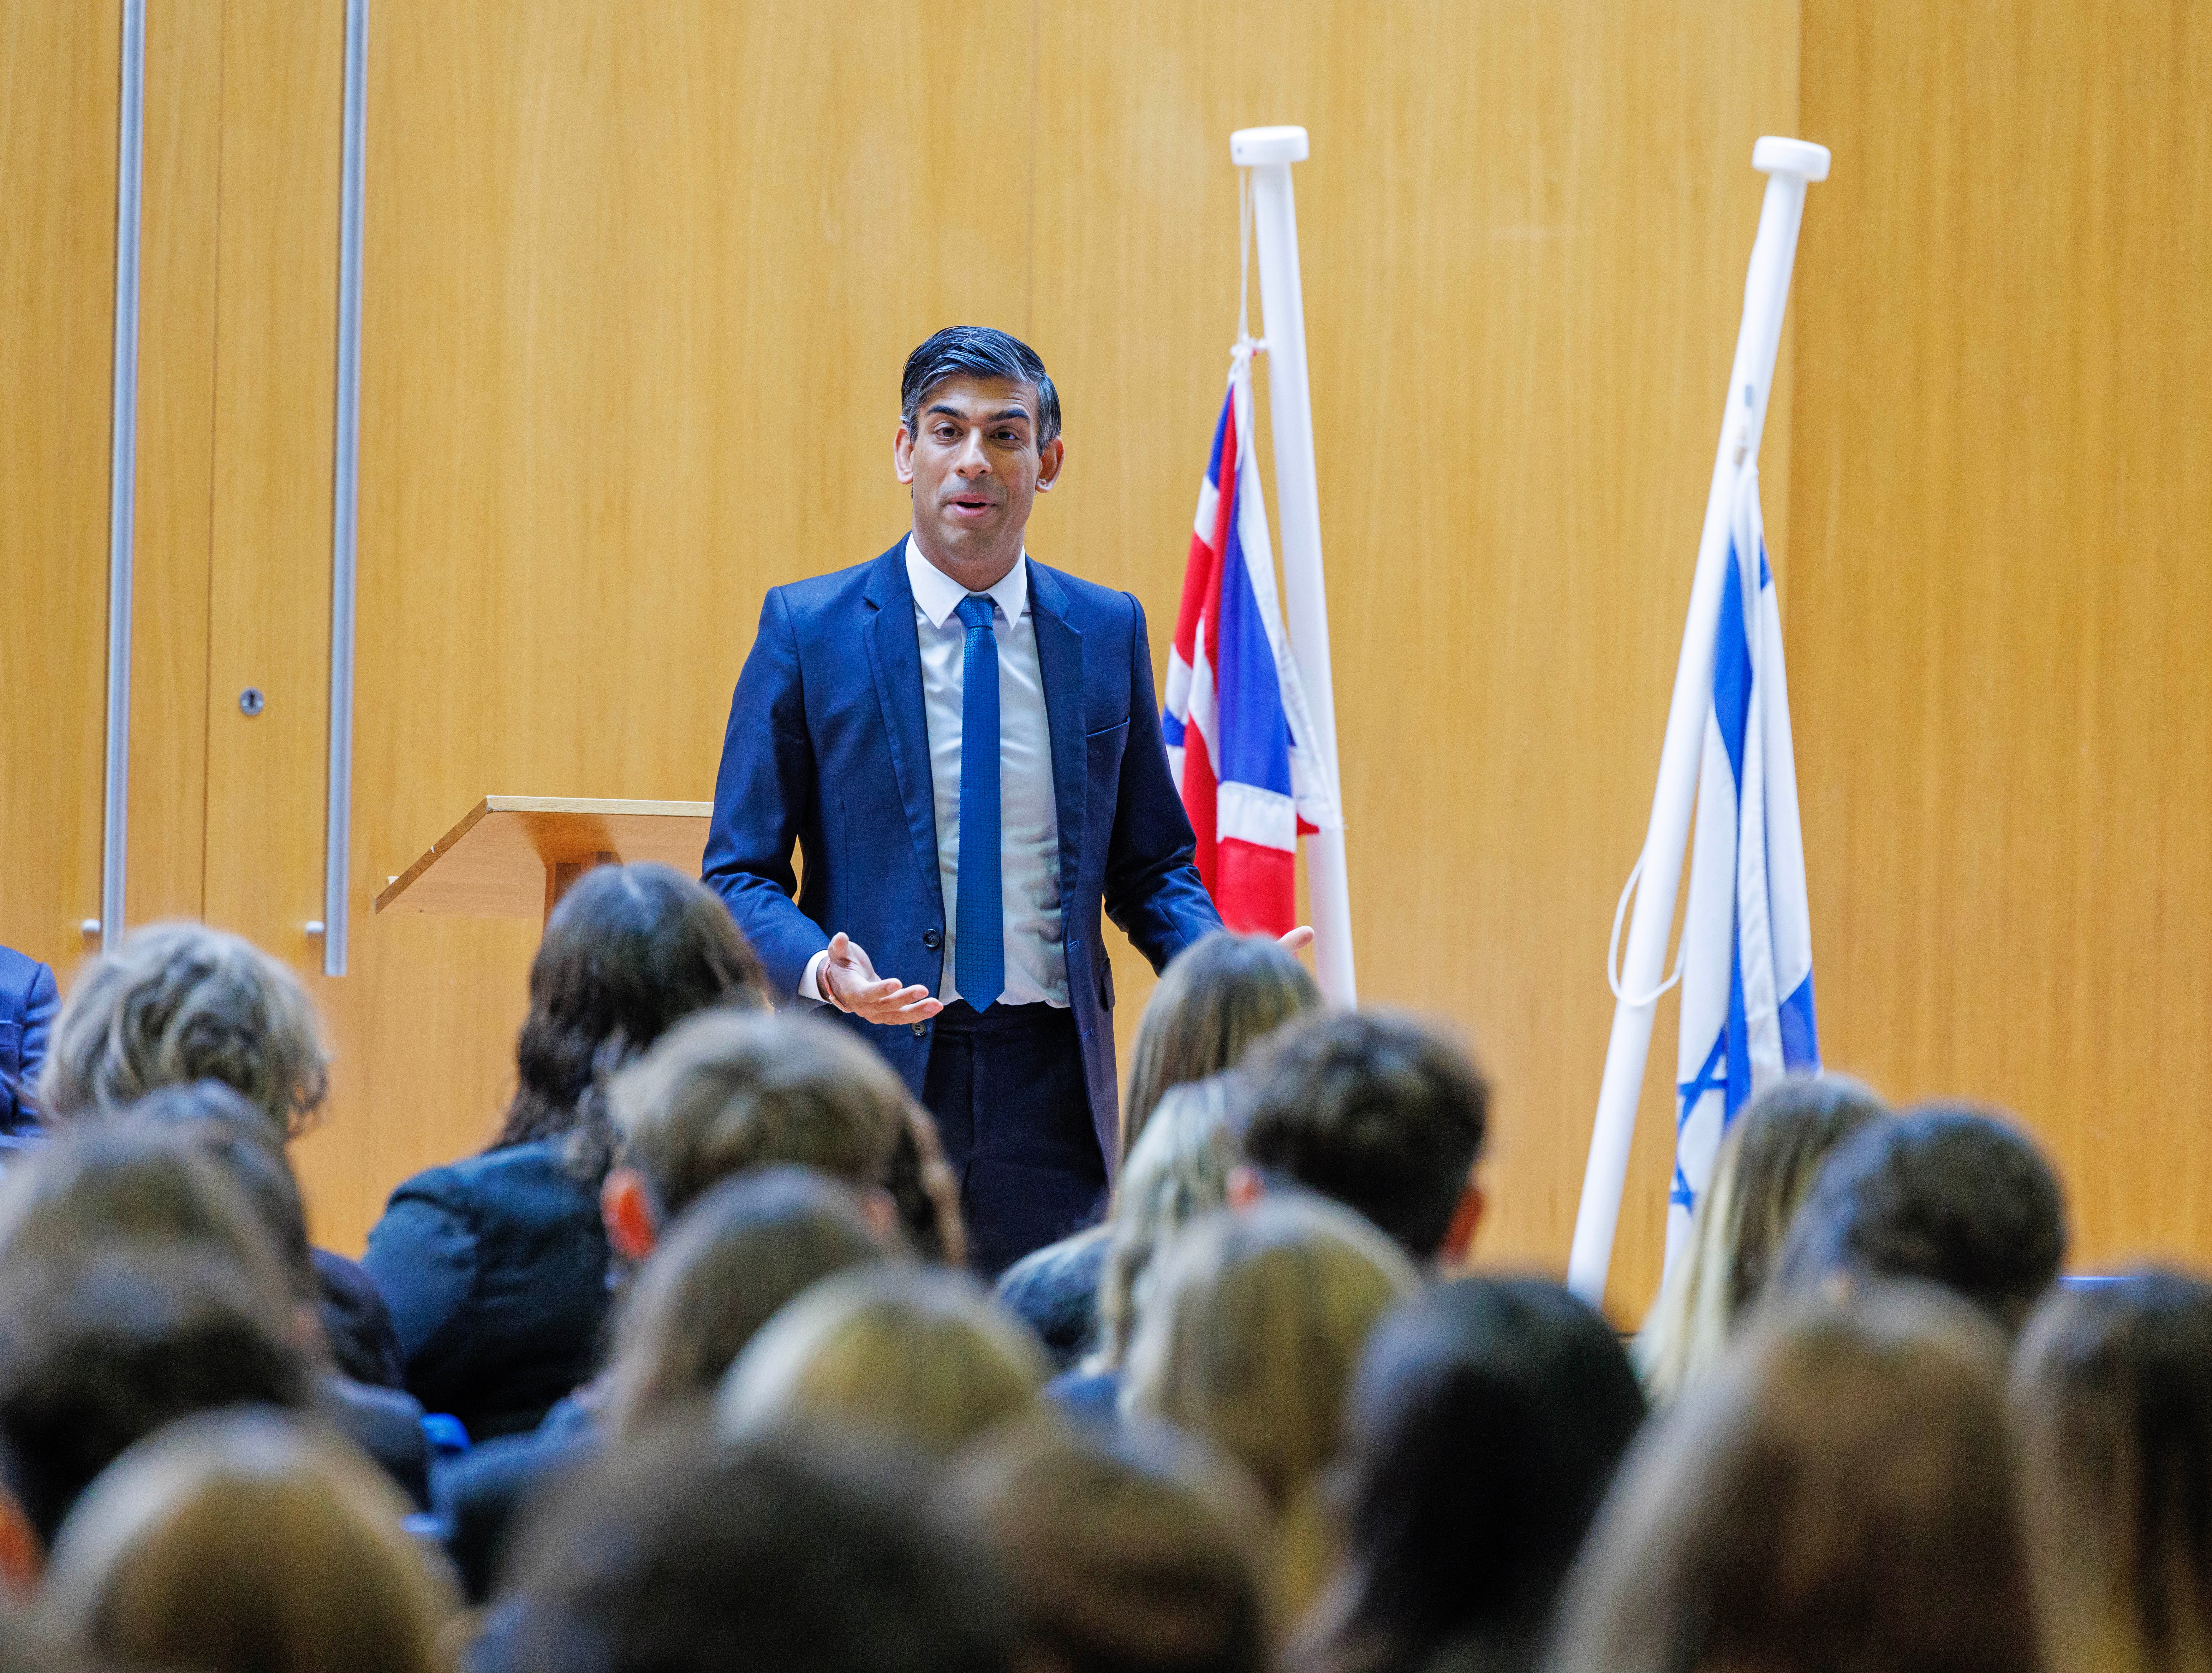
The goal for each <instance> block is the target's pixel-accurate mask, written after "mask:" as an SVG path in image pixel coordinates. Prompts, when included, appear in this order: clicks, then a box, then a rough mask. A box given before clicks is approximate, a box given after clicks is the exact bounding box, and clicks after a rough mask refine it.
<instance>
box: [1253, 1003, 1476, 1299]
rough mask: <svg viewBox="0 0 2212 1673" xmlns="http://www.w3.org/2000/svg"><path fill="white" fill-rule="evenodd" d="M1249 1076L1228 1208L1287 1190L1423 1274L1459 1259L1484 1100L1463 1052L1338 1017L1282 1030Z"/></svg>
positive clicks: (1469, 1239)
mask: <svg viewBox="0 0 2212 1673" xmlns="http://www.w3.org/2000/svg"><path fill="white" fill-rule="evenodd" d="M1249 1069H1250V1072H1251V1076H1252V1082H1253V1094H1252V1103H1251V1109H1250V1112H1249V1115H1248V1116H1247V1117H1246V1118H1245V1122H1244V1135H1243V1146H1244V1160H1245V1162H1246V1164H1247V1166H1246V1167H1243V1168H1240V1169H1239V1170H1238V1171H1237V1174H1236V1176H1235V1177H1234V1178H1232V1179H1231V1181H1230V1187H1229V1195H1230V1201H1231V1203H1238V1204H1242V1203H1247V1202H1249V1201H1251V1200H1252V1199H1253V1198H1254V1197H1257V1196H1258V1195H1260V1194H1261V1192H1262V1191H1266V1190H1267V1188H1268V1185H1270V1183H1274V1184H1278V1185H1293V1186H1297V1187H1299V1188H1302V1189H1304V1190H1306V1191H1317V1192H1319V1193H1320V1194H1321V1195H1322V1196H1323V1197H1330V1198H1332V1199H1334V1201H1336V1202H1339V1203H1343V1204H1344V1205H1345V1206H1346V1208H1349V1209H1355V1210H1356V1211H1358V1213H1360V1214H1362V1215H1365V1216H1366V1217H1367V1219H1368V1220H1369V1221H1371V1222H1372V1223H1373V1224H1375V1225H1376V1226H1379V1227H1382V1228H1383V1231H1385V1232H1386V1233H1388V1234H1389V1235H1390V1236H1391V1237H1392V1238H1393V1239H1395V1240H1396V1241H1397V1244H1398V1246H1399V1247H1401V1249H1403V1250H1404V1251H1405V1252H1407V1254H1408V1255H1409V1256H1411V1257H1412V1258H1413V1259H1414V1260H1415V1261H1416V1262H1418V1263H1420V1264H1423V1265H1427V1264H1431V1263H1437V1264H1446V1265H1449V1264H1455V1263H1456V1262H1459V1261H1462V1260H1463V1259H1464V1258H1466V1256H1467V1252H1468V1248H1469V1246H1471V1245H1472V1244H1473V1243H1474V1232H1475V1227H1476V1225H1477V1224H1478V1223H1479V1222H1480V1220H1481V1218H1482V1189H1481V1187H1480V1185H1478V1184H1477V1183H1476V1181H1475V1173H1474V1170H1475V1164H1476V1163H1477V1162H1478V1161H1480V1160H1481V1156H1482V1144H1483V1139H1484V1137H1485V1135H1486V1130H1487V1128H1488V1124H1489V1110H1490V1088H1489V1086H1488V1085H1487V1084H1486V1082H1484V1080H1483V1078H1482V1076H1481V1074H1480V1071H1479V1070H1477V1069H1476V1068H1475V1066H1474V1064H1472V1063H1470V1062H1469V1061H1468V1058H1467V1056H1466V1054H1465V1053H1464V1052H1461V1051H1460V1050H1459V1048H1458V1047H1456V1046H1453V1045H1452V1044H1450V1043H1449V1041H1447V1040H1444V1039H1443V1038H1442V1037H1441V1036H1439V1035H1438V1034H1436V1033H1435V1032H1434V1031H1433V1030H1431V1029H1430V1028H1428V1027H1425V1026H1424V1025H1423V1024H1421V1023H1419V1022H1416V1021H1413V1019H1412V1018H1410V1017H1405V1016H1395V1015H1389V1014H1388V1013H1383V1012H1343V1013H1333V1014H1327V1015H1317V1016H1310V1017H1308V1018H1306V1019H1304V1021H1298V1022H1293V1023H1291V1024H1290V1025H1289V1026H1288V1027H1285V1028H1283V1029H1281V1030H1279V1032H1277V1033H1276V1034H1273V1035H1271V1036H1270V1037H1269V1038H1268V1040H1267V1043H1266V1044H1265V1045H1264V1046H1262V1047H1261V1049H1260V1050H1259V1051H1257V1052H1255V1053H1254V1054H1253V1057H1252V1060H1251V1063H1250V1064H1249Z"/></svg>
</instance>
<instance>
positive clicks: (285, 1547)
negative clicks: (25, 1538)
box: [40, 1412, 457, 1673]
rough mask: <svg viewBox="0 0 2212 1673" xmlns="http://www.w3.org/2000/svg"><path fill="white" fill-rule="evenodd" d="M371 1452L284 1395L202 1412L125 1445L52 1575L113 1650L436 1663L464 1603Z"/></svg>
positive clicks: (143, 1655)
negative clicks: (415, 1533) (293, 1412)
mask: <svg viewBox="0 0 2212 1673" xmlns="http://www.w3.org/2000/svg"><path fill="white" fill-rule="evenodd" d="M406 1512H407V1506H406V1505H405V1503H404V1501H402V1500H400V1499H399V1497H398V1494H395V1493H394V1492H393V1491H392V1487H391V1485H390V1484H389V1483H388V1482H386V1481H385V1480H384V1479H383V1478H382V1477H381V1476H379V1475H378V1474H377V1472H376V1471H375V1470H374V1469H373V1468H372V1467H371V1466H370V1465H369V1464H368V1463H367V1462H366V1461H365V1460H363V1459H362V1458H359V1457H358V1456H356V1455H355V1454H354V1453H353V1452H351V1450H350V1449H349V1448H347V1447H346V1446H343V1445H342V1444H340V1443H339V1442H337V1441H336V1440H333V1439H331V1438H330V1437H328V1436H325V1435H324V1434H320V1433H319V1432H318V1431H314V1430H311V1429H307V1428H302V1427H301V1425H300V1423H299V1422H297V1421H295V1420H291V1419H288V1418H284V1417H282V1416H279V1415H276V1414H273V1413H244V1412H226V1413H217V1414H210V1415H205V1416H202V1417H197V1418H190V1419H186V1420H185V1421H182V1422H179V1423H177V1424H173V1425H172V1426H171V1427H170V1428H167V1429H164V1430H162V1431H161V1433H160V1434H156V1435H155V1436H153V1437H151V1438H150V1439H149V1440H144V1441H143V1442H141V1443H140V1444H139V1445H138V1446H135V1447H133V1448H132V1449H131V1451H130V1452H128V1453H126V1454H125V1455H124V1456H123V1457H122V1458H120V1459H118V1461H117V1463H116V1464H115V1466H114V1468H113V1469H112V1470H110V1471H109V1472H108V1473H107V1474H106V1475H105V1476H102V1477H101V1478H100V1482H98V1483H97V1484H96V1485H95V1486H94V1488H92V1490H91V1491H90V1492H89V1493H88V1494H86V1495H85V1497H84V1500H83V1502H82V1504H81V1505H80V1506H78V1508H77V1510H76V1512H75V1513H74V1514H73V1515H71V1517H70V1520H69V1524H68V1526H67V1527H66V1528H65V1529H64V1531H63V1535H62V1537H61V1540H60V1542H59V1543H58V1546H57V1548H56V1549H55V1552H54V1561H53V1563H52V1567H51V1568H50V1569H49V1571H48V1573H47V1574H46V1579H45V1581H44V1583H43V1585H42V1586H41V1588H40V1612H41V1614H42V1615H43V1616H44V1617H45V1618H46V1620H47V1621H49V1622H50V1623H51V1624H52V1627H53V1628H54V1629H55V1630H56V1631H57V1632H58V1634H63V1635H65V1636H67V1637H68V1638H70V1639H72V1640H75V1641H76V1643H78V1644H80V1645H82V1646H83V1647H84V1648H85V1649H86V1650H88V1652H91V1653H92V1654H94V1655H95V1656H96V1657H98V1658H100V1661H101V1662H102V1663H103V1664H106V1665H107V1666H111V1667H114V1668H118V1669H125V1668H142V1667H143V1668H181V1667H205V1668H240V1669H246V1668H250V1669H253V1670H257V1673H434V1670H437V1669H440V1668H442V1667H443V1666H445V1665H446V1658H445V1657H444V1656H443V1655H442V1653H441V1651H440V1648H439V1632H440V1629H441V1627H442V1626H443V1624H444V1622H445V1621H446V1620H447V1618H448V1617H449V1616H450V1615H452V1613H453V1609H455V1608H456V1607H457V1600H456V1599H455V1598H454V1597H453V1595H452V1593H451V1591H450V1588H449V1587H448V1586H447V1585H446V1584H445V1583H444V1582H443V1581H442V1579H440V1578H439V1577H438V1576H437V1575H435V1573H433V1572H432V1571H431V1570H430V1569H429V1568H428V1567H427V1566H426V1564H425V1561H424V1559H423V1555H422V1552H421V1551H420V1550H419V1549H416V1546H415V1545H414V1543H413V1542H412V1541H411V1540H410V1538H409V1537H408V1536H407V1534H406V1533H405V1532H404V1531H403V1530H402V1528H401V1526H400V1521H401V1518H403V1517H404V1515H405V1514H406Z"/></svg>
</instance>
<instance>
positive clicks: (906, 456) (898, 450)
mask: <svg viewBox="0 0 2212 1673" xmlns="http://www.w3.org/2000/svg"><path fill="white" fill-rule="evenodd" d="M891 475H892V476H896V477H897V478H898V479H899V481H900V482H901V483H902V484H904V485H907V486H909V487H910V486H912V484H913V482H914V433H913V432H912V431H910V430H908V428H907V427H906V421H905V420H904V419H901V420H899V427H898V429H897V430H896V432H895V433H893V435H892V436H891Z"/></svg>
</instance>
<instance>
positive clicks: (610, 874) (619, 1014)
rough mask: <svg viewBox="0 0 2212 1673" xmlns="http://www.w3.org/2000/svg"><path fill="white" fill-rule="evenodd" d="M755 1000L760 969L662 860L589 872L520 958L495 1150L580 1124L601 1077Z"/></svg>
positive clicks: (759, 997) (763, 977) (697, 892)
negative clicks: (524, 1010)
mask: <svg viewBox="0 0 2212 1673" xmlns="http://www.w3.org/2000/svg"><path fill="white" fill-rule="evenodd" d="M766 1003H768V974H767V972H766V971H765V970H763V968H762V966H761V961H760V959H759V957H758V956H757V955H756V954H755V953H754V952H753V949H752V948H751V947H750V945H749V944H748V943H746V941H745V938H744V936H742V935H740V934H739V933H738V927H737V925H736V924H734V923H733V922H732V921H731V918H730V912H729V908H728V907H727V906H725V905H723V903H722V900H721V898H720V896H718V895H717V894H714V891H713V890H712V889H709V888H707V887H706V886H705V885H704V884H702V883H700V882H696V880H694V879H692V878H690V877H686V876H683V875H682V874H681V873H680V872H678V871H675V870H671V869H670V868H669V867H667V866H665V865H655V864H640V865H603V866H599V867H596V868H594V869H593V870H591V871H589V872H587V873H586V874H585V876H583V877H582V878H581V879H580V880H579V881H578V882H577V883H576V885H575V886H574V888H571V889H570V890H569V891H568V894H564V895H563V896H562V897H561V904H560V905H558V906H556V907H554V909H553V912H552V915H551V916H550V918H547V919H546V920H545V936H544V940H542V941H541V942H539V943H538V955H537V957H536V958H534V959H533V960H532V961H531V965H530V1014H529V1015H528V1016H527V1017H526V1018H525V1019H524V1021H523V1024H522V1031H521V1033H520V1035H518V1036H517V1038H516V1040H515V1048H514V1056H515V1077H516V1084H515V1094H514V1100H513V1103H511V1104H510V1105H509V1106H507V1120H506V1124H505V1125H504V1127H503V1128H502V1129H501V1132H500V1136H499V1140H498V1143H501V1144H521V1143H528V1142H529V1141H531V1140H533V1139H543V1138H550V1137H556V1136H557V1135H560V1134H562V1133H566V1132H568V1131H569V1130H571V1129H573V1128H575V1127H577V1126H579V1125H580V1124H581V1125H584V1126H586V1127H592V1118H591V1115H590V1112H589V1109H588V1105H589V1101H590V1100H588V1099H587V1094H592V1093H593V1090H594V1088H595V1087H596V1085H597V1083H598V1082H599V1077H600V1076H602V1075H603V1074H605V1072H606V1071H607V1070H610V1069H611V1068H614V1067H617V1066H618V1065H620V1064H623V1063H626V1062H628V1061H629V1059H631V1058H635V1057H636V1056H637V1055H638V1054H639V1053H641V1052H644V1051H646V1050H647V1048H648V1047H650V1046H652V1045H653V1042H654V1041H655V1040H659V1038H660V1037H661V1035H663V1034H665V1033H667V1031H668V1030H669V1029H670V1028H671V1027H674V1026H675V1025H676V1023H678V1021H682V1020H683V1019H684V1017H686V1016H689V1015H691V1014H692V1013H693V1012H695V1011H700V1010H704V1009H707V1008H708V1007H709V1006H714V1005H737V1006H743V1007H745V1008H747V1009H757V1008H759V1007H762V1006H764V1005H765V1004H766ZM594 1130H596V1129H594Z"/></svg>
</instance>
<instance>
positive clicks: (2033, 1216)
mask: <svg viewBox="0 0 2212 1673" xmlns="http://www.w3.org/2000/svg"><path fill="white" fill-rule="evenodd" d="M2065 1255H2066V1206H2065V1203H2064V1200H2063V1198H2062V1197H2061V1196H2060V1194H2059V1188H2058V1179H2057V1175H2055V1174H2054V1173H2051V1167H2050V1164H2048V1163H2047V1162H2045V1161H2044V1159H2043V1156H2042V1154H2041V1153H2040V1152H2039V1150H2037V1149H2036V1148H2035V1146H2034V1144H2033V1143H2032V1142H2030V1140H2029V1139H2028V1138H2027V1137H2026V1135H2024V1134H2023V1133H2021V1131H2020V1130H2019V1129H2018V1128H2016V1127H2015V1126H2014V1125H2013V1124H2011V1123H2010V1122H2008V1121H2005V1120H2002V1119H1999V1118H1996V1117H1994V1116H1991V1115H1989V1114H1986V1113H1984V1112H1981V1111H1979V1110H1971V1109H1963V1108H1957V1107H1951V1106H1941V1105H1930V1106H1923V1107H1922V1108H1919V1109H1916V1110H1908V1111H1906V1112H1905V1113H1903V1114H1902V1115H1899V1117H1897V1118H1896V1119H1894V1120H1892V1121H1881V1122H1876V1123H1875V1124H1872V1125H1870V1126H1869V1127H1866V1128H1864V1129H1863V1130H1861V1131H1860V1132H1859V1133H1857V1135H1856V1136H1855V1137H1852V1138H1850V1139H1849V1140H1847V1141H1845V1143H1844V1144H1843V1145H1842V1146H1841V1147H1839V1148H1838V1149H1837V1150H1836V1152H1835V1154H1834V1155H1832V1156H1830V1157H1829V1159H1828V1161H1827V1162H1826V1165H1824V1166H1823V1167H1822V1168H1821V1169H1820V1177H1819V1178H1818V1179H1816V1180H1815V1181H1814V1185H1813V1190H1812V1192H1811V1194H1810V1195H1809V1196H1808V1197H1806V1199H1805V1203H1804V1206H1803V1207H1802V1209H1799V1211H1798V1215H1797V1218H1796V1221H1795V1222H1794V1223H1793V1224H1792V1226H1791V1227H1790V1236H1789V1239H1788V1240H1787V1241H1786V1242H1785V1243H1784V1246H1783V1253H1782V1258H1781V1261H1780V1263H1779V1265H1778V1268H1777V1271H1776V1278H1777V1282H1778V1283H1779V1284H1781V1285H1782V1286H1784V1287H1785V1288H1788V1289H1790V1290H1791V1291H1793V1292H1801V1293H1802V1292H1803V1291H1806V1290H1808V1289H1814V1288H1822V1287H1828V1288H1833V1287H1835V1286H1837V1285H1849V1284H1851V1283H1854V1282H1860V1281H1863V1280H1865V1279H1869V1278H1914V1279H1920V1280H1923V1281H1924V1282H1929V1283H1935V1284H1941V1285H1942V1287H1943V1288H1946V1289H1948V1290H1950V1291H1952V1292H1953V1293H1954V1294H1958V1295H1961V1296H1964V1297H1965V1298H1966V1300H1969V1301H1971V1302H1972V1303H1973V1304H1974V1305H1975V1306H1978V1307H1979V1308H1980V1309H1981V1310H1982V1311H1983V1312H1985V1313H1987V1314H1988V1315H1989V1316H1990V1318H1993V1319H1995V1320H1996V1322H1997V1324H2000V1325H2001V1326H2002V1327H2003V1328H2004V1329H2005V1330H2006V1331H2018V1330H2019V1329H2020V1327H2021V1324H2022V1323H2023V1322H2024V1321H2025V1320H2026V1319H2027V1315H2028V1312H2029V1310H2030V1309H2031V1308H2033V1306H2035V1304H2036V1302H2037V1301H2038V1300H2040V1299H2041V1298H2042V1295H2043V1293H2044V1292H2045V1290H2047V1289H2049V1288H2051V1283H2052V1282H2053V1281H2054V1280H2055V1279H2056V1278H2057V1276H2058V1267H2059V1264H2060V1262H2061V1261H2063V1259H2064V1258H2065Z"/></svg>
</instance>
